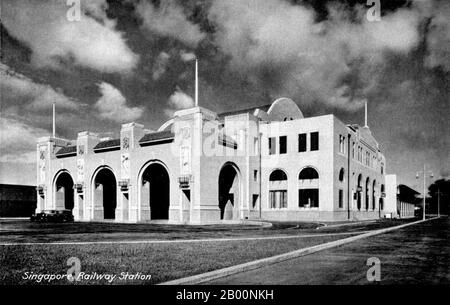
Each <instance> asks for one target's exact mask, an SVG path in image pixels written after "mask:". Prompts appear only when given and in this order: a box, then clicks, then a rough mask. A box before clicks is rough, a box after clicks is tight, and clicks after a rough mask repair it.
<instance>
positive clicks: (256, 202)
mask: <svg viewBox="0 0 450 305" xmlns="http://www.w3.org/2000/svg"><path fill="white" fill-rule="evenodd" d="M252 199H253V200H252V207H253V208H256V206H257V204H258V202H259V195H258V194H253V198H252Z"/></svg>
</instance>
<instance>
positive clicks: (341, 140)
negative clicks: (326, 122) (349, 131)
mask: <svg viewBox="0 0 450 305" xmlns="http://www.w3.org/2000/svg"><path fill="white" fill-rule="evenodd" d="M339 152H340V153H341V154H345V137H344V136H343V135H339Z"/></svg>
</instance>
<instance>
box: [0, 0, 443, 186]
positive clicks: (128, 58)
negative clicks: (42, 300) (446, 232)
mask: <svg viewBox="0 0 450 305" xmlns="http://www.w3.org/2000/svg"><path fill="white" fill-rule="evenodd" d="M73 2H76V1H73ZM1 4H2V6H1V64H0V93H1V96H0V97H1V117H0V119H1V120H0V124H1V138H0V145H1V151H0V182H1V183H20V184H34V183H35V175H36V173H35V172H36V164H35V147H36V142H35V140H36V138H37V137H39V136H44V135H49V134H50V133H51V125H52V123H51V105H52V103H53V102H56V106H57V113H58V115H57V134H58V136H60V137H65V138H69V139H74V138H75V137H76V134H77V132H79V131H82V130H91V131H95V132H100V133H102V134H103V135H104V136H113V137H114V136H117V134H118V132H119V129H120V124H121V123H123V122H130V121H137V122H141V123H143V124H144V125H145V126H146V128H149V129H157V128H158V127H159V126H160V125H161V124H162V123H163V122H164V121H166V120H167V119H168V118H169V117H170V116H171V115H172V114H173V112H174V111H176V110H177V109H182V108H186V107H190V106H192V98H191V96H193V89H194V88H193V87H194V86H193V85H194V82H193V74H194V69H193V61H192V59H194V58H195V57H197V58H199V60H200V89H201V92H200V104H201V105H202V106H204V107H206V108H209V109H211V110H214V111H216V112H223V111H230V110H235V109H239V108H247V107H252V106H257V105H265V104H268V103H270V102H272V101H273V100H275V99H276V98H277V97H281V96H284V97H290V98H292V99H293V100H294V101H296V102H297V103H298V105H299V106H300V108H301V109H302V111H303V112H304V113H305V115H306V116H314V115H321V114H328V113H334V114H335V115H336V116H338V117H339V118H340V119H341V120H343V121H344V122H346V123H357V124H363V120H364V117H363V116H364V110H363V108H362V107H363V105H364V102H365V101H368V105H369V126H370V127H371V130H372V133H373V134H374V136H375V137H376V138H377V139H378V141H379V142H380V144H381V147H382V150H383V151H384V153H385V155H386V158H387V166H388V167H387V171H388V173H396V174H398V176H399V181H400V182H401V183H406V184H408V185H410V186H412V187H416V188H418V189H419V188H420V187H419V186H420V185H421V184H420V181H416V179H415V173H416V171H417V170H420V169H421V168H422V166H423V163H424V162H426V163H427V165H428V166H429V167H430V169H432V170H433V172H434V177H435V179H438V178H440V177H448V176H449V173H450V157H449V151H450V149H449V148H450V144H449V138H450V137H449V134H450V133H449V129H450V128H449V127H450V126H449V122H448V118H449V117H450V105H449V103H450V102H449V101H450V98H449V97H450V96H449V95H450V94H449V93H450V88H449V80H450V79H449V72H450V54H449V52H450V22H449V18H448V16H450V2H449V1H446V0H442V1H438V0H410V1H406V0H405V1H392V0H389V1H387V0H386V1H381V20H380V21H371V22H370V21H369V20H368V19H367V12H368V9H369V6H367V5H366V1H365V0H364V1H362V0H361V1H358V0H348V1H331V0H328V1H326V0H321V1H317V0H315V1H313V0H309V1H300V0H297V1H295V0H227V1H223V0H189V1H185V0H183V1H181V0H179V1H177V0H160V1H150V0H127V1H107V0H94V1H92V0H90V1H87V0H80V4H81V6H80V9H81V13H80V18H79V20H76V18H75V20H74V17H76V13H74V10H71V8H70V7H69V6H67V4H66V0H49V1H43V0H42V1H35V0H1Z"/></svg>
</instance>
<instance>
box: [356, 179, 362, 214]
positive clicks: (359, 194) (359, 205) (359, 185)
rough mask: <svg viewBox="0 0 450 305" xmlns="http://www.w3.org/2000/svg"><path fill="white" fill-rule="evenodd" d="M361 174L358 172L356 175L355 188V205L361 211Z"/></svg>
mask: <svg viewBox="0 0 450 305" xmlns="http://www.w3.org/2000/svg"><path fill="white" fill-rule="evenodd" d="M361 184H362V175H361V174H359V176H358V187H357V188H356V207H357V208H358V211H361V197H362V196H361V193H362V186H361Z"/></svg>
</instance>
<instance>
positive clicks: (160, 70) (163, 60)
mask: <svg viewBox="0 0 450 305" xmlns="http://www.w3.org/2000/svg"><path fill="white" fill-rule="evenodd" d="M169 59H170V55H169V54H168V53H166V52H161V53H159V55H158V57H156V59H155V63H154V64H153V73H152V77H153V80H158V79H160V78H161V76H162V75H163V74H164V73H166V70H167V65H168V64H169Z"/></svg>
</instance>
